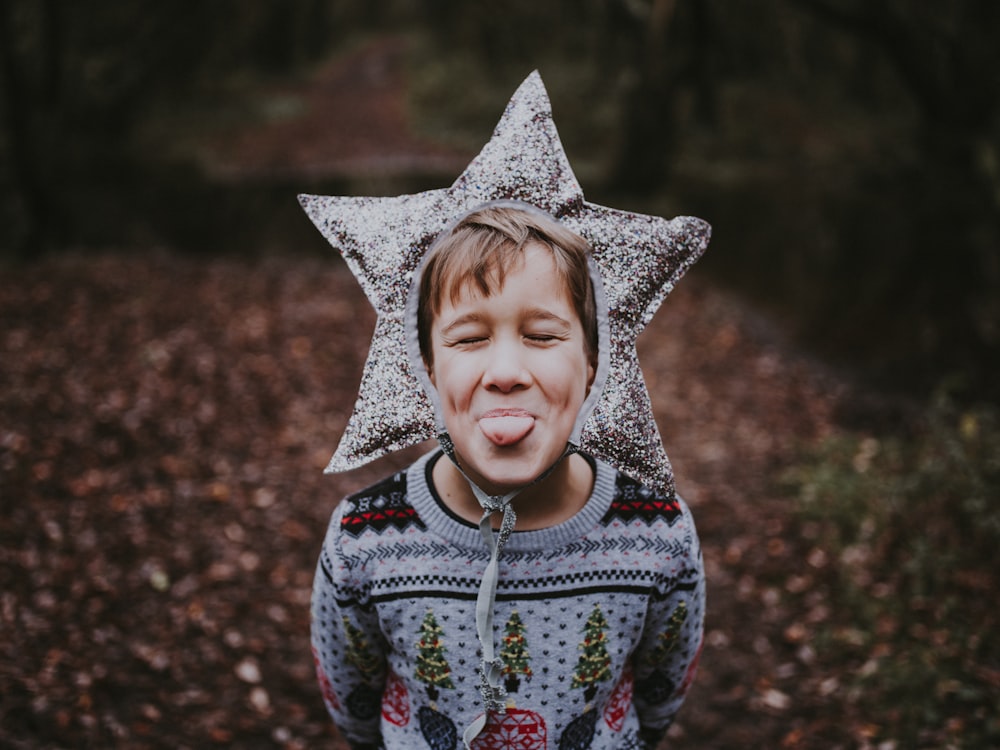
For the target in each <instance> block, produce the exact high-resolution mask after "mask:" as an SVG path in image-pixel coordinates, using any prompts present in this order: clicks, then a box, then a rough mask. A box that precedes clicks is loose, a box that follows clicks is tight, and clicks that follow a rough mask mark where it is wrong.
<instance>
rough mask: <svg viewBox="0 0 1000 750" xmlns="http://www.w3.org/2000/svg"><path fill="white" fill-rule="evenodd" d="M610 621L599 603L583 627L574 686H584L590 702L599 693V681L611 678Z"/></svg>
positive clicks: (585, 695)
mask: <svg viewBox="0 0 1000 750" xmlns="http://www.w3.org/2000/svg"><path fill="white" fill-rule="evenodd" d="M607 627H608V621H607V620H606V619H604V613H603V612H602V611H601V606H600V605H599V604H596V605H594V611H593V612H591V613H590V617H588V618H587V624H586V625H584V628H583V636H584V637H583V640H582V641H581V642H580V645H579V649H580V650H581V651H582V652H583V653H581V654H580V659H579V660H578V661H577V663H576V671H575V673H574V674H573V682H572V686H573V687H575V688H579V687H582V688H583V689H584V690H583V696H584V698H586V700H587V701H588V702H589V701H591V700H593V699H594V695H596V694H597V683H599V682H605V681H607V680H610V679H611V656H610V655H609V654H608V639H607V635H606V634H605V631H606V629H607Z"/></svg>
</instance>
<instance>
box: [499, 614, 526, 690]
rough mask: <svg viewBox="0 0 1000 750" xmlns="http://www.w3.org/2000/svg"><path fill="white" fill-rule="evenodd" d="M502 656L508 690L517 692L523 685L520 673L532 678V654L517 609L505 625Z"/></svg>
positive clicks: (501, 648) (501, 649)
mask: <svg viewBox="0 0 1000 750" xmlns="http://www.w3.org/2000/svg"><path fill="white" fill-rule="evenodd" d="M500 658H501V659H503V673H504V675H506V679H505V683H506V687H507V692H508V693H516V692H517V689H518V687H520V685H521V681H520V679H519V678H518V675H519V674H523V675H524V677H525V679H531V666H530V665H529V663H528V662H529V661H530V660H531V655H530V654H529V653H528V644H527V642H526V641H525V639H524V623H523V622H521V615H520V613H519V612H518V611H517V610H516V609H515V610H514V611H513V612H511V613H510V617H509V618H508V619H507V623H506V624H505V625H504V635H503V645H502V646H501V647H500Z"/></svg>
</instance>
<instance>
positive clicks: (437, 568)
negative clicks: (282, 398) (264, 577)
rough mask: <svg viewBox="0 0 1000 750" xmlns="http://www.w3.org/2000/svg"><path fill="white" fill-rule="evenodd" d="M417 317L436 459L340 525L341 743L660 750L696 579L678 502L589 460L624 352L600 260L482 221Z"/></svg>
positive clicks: (334, 652) (484, 217) (331, 536)
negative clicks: (592, 421) (587, 437)
mask: <svg viewBox="0 0 1000 750" xmlns="http://www.w3.org/2000/svg"><path fill="white" fill-rule="evenodd" d="M407 305H408V315H407V321H406V326H407V337H408V342H409V343H410V345H411V346H410V351H411V359H412V360H413V361H412V362H411V365H412V366H413V368H414V370H415V371H416V372H417V373H418V374H419V375H420V377H421V379H422V382H423V383H424V385H425V388H426V389H427V391H428V395H429V396H430V398H431V402H432V403H433V405H434V408H435V413H436V417H437V420H438V423H439V425H441V427H442V429H441V432H440V435H441V439H440V442H441V450H435V451H433V452H432V453H430V454H428V455H427V456H425V457H423V458H422V459H420V460H418V461H417V462H416V463H415V464H413V465H412V466H410V467H409V468H408V469H407V470H405V471H403V472H400V473H398V474H396V475H394V476H392V477H389V478H387V479H386V480H384V481H382V482H381V483H379V484H377V485H375V486H373V487H371V488H369V489H366V490H363V491H362V492H359V493H357V494H355V495H353V496H352V497H349V498H347V499H345V500H344V501H343V502H342V503H341V504H340V505H339V506H338V508H337V510H336V511H335V512H334V516H333V519H332V522H331V525H330V528H329V530H328V533H327V537H326V540H325V542H324V546H323V551H322V554H321V557H320V561H319V565H318V568H317V574H316V583H315V587H314V593H313V607H312V612H313V625H312V632H313V648H314V654H315V658H316V664H317V673H318V675H319V679H320V682H321V684H322V687H323V693H324V698H325V700H326V703H327V707H328V708H329V710H330V713H331V715H332V716H333V718H334V720H335V722H336V723H337V725H338V727H339V728H340V731H341V733H342V734H343V735H344V737H345V738H346V739H347V740H348V742H349V743H350V744H351V745H352V747H355V748H361V747H385V748H418V747H423V746H425V745H426V746H428V747H431V748H435V749H437V748H449V749H450V748H454V747H456V746H457V745H458V741H459V737H460V736H461V737H462V739H463V740H464V742H465V744H466V746H468V747H483V748H493V747H518V748H534V747H537V748H547V747H559V748H581V749H582V748H595V749H596V748H643V747H649V748H652V747H654V746H655V744H656V743H657V742H658V741H659V739H660V738H661V737H662V735H663V734H664V732H665V731H666V729H667V727H668V726H669V725H670V723H671V721H672V720H673V718H674V715H675V714H676V712H677V710H678V709H679V707H680V704H681V702H682V701H683V697H684V693H685V691H686V689H687V686H688V685H689V683H690V680H691V678H692V676H693V672H694V668H695V664H696V661H697V655H698V651H699V649H700V645H701V637H702V621H703V612H704V575H703V570H702V563H701V554H700V549H699V545H698V540H697V535H696V532H695V529H694V524H693V521H692V518H691V515H690V512H689V511H688V509H687V507H686V506H685V505H684V503H683V501H681V500H680V499H679V498H678V497H677V496H676V495H674V494H673V493H672V492H669V491H656V490H653V489H650V488H647V487H644V486H642V485H641V484H639V483H638V482H636V481H635V480H633V479H630V478H628V477H627V476H625V475H624V474H622V473H620V472H619V471H617V470H616V469H614V468H613V467H612V466H610V465H609V464H607V463H605V462H603V461H600V460H598V459H595V458H593V457H591V456H589V455H587V454H585V453H581V452H579V451H578V447H579V444H580V440H579V437H580V432H581V430H582V427H583V423H584V421H585V420H586V419H587V417H588V416H589V414H590V412H591V409H592V407H593V405H594V403H595V402H596V401H597V399H598V398H599V396H600V391H601V389H602V388H603V386H604V381H605V377H606V374H607V369H608V366H607V362H608V357H609V351H608V350H609V348H610V347H611V344H610V341H609V336H608V327H607V310H606V303H605V301H604V296H603V294H602V291H601V282H600V276H599V274H597V272H596V270H595V268H594V265H593V263H592V262H591V260H590V258H589V247H588V243H587V241H586V240H584V239H583V238H582V237H580V236H579V235H577V234H575V233H574V232H572V231H570V230H569V229H568V228H566V226H564V225H563V224H561V223H560V222H558V221H557V220H555V219H554V218H552V217H551V216H549V215H547V214H544V213H543V212H541V211H540V210H538V209H535V208H533V207H530V206H525V205H517V204H511V203H498V204H488V205H486V206H483V207H481V208H480V209H477V210H474V211H473V212H471V213H469V214H467V215H465V216H464V217H462V218H460V220H459V221H458V222H457V223H456V224H455V225H454V226H453V227H451V228H450V229H448V230H446V231H445V232H444V233H443V234H442V235H441V236H440V237H439V238H438V240H437V241H436V242H435V244H434V246H433V247H432V248H431V250H430V251H429V252H428V254H427V257H426V259H425V261H424V264H423V266H422V268H421V269H420V270H419V272H418V273H417V274H416V277H415V282H414V288H413V289H412V291H411V293H410V299H409V301H408V303H407ZM477 526H478V528H477ZM494 623H495V624H496V626H497V627H494Z"/></svg>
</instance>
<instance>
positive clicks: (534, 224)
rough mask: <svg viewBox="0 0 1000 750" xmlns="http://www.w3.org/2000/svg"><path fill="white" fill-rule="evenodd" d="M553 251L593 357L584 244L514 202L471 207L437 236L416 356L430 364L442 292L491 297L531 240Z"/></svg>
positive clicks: (593, 311)
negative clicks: (465, 290) (467, 289)
mask: <svg viewBox="0 0 1000 750" xmlns="http://www.w3.org/2000/svg"><path fill="white" fill-rule="evenodd" d="M535 242H537V243H539V244H542V245H544V246H546V247H547V248H548V249H549V250H550V251H551V252H552V260H553V261H554V262H555V265H556V273H557V274H558V275H559V276H560V278H561V279H562V280H563V282H564V283H565V284H566V288H567V290H568V291H569V296H570V300H571V301H572V303H573V308H574V309H575V310H576V314H577V316H578V317H579V318H580V323H581V324H582V325H583V332H584V346H585V349H586V353H587V358H588V359H589V360H590V361H591V362H595V361H596V360H597V307H596V303H595V301H594V287H593V284H592V282H591V278H590V268H589V265H588V261H587V257H588V254H589V252H590V245H589V244H588V242H587V241H586V240H585V239H584V238H583V237H581V236H580V235H578V234H577V233H576V232H573V231H572V230H570V229H567V228H566V227H564V226H563V225H562V224H560V223H559V222H558V221H556V220H555V219H554V218H551V217H550V216H548V215H547V214H544V213H542V212H541V211H538V210H533V209H529V208H520V207H518V206H510V205H497V206H486V207H484V208H481V209H478V210H476V211H473V212H472V213H470V214H468V215H467V216H465V218H463V219H462V220H461V221H459V222H458V224H456V225H455V226H454V227H452V228H451V229H450V230H448V231H447V232H446V233H445V234H443V235H441V236H440V237H438V239H437V240H436V241H435V242H434V245H433V246H432V247H431V249H430V251H429V252H428V254H427V260H426V261H425V263H424V268H423V275H422V277H421V280H420V297H419V299H418V303H417V304H418V306H417V334H418V337H419V342H420V354H421V355H422V356H423V358H424V361H425V362H427V363H428V365H429V364H431V363H432V361H433V359H432V354H431V340H430V335H431V324H432V323H433V321H434V318H435V317H436V316H437V314H438V313H439V312H440V311H441V302H442V300H443V299H444V295H445V294H448V295H450V298H451V300H452V301H455V300H457V299H458V296H459V295H460V294H461V292H462V289H463V288H465V287H466V286H471V287H472V288H475V289H478V290H479V291H480V292H482V293H483V294H484V295H487V296H489V295H490V294H492V293H493V292H495V291H497V290H499V289H502V288H503V285H504V281H505V279H506V275H507V271H508V270H509V269H510V268H511V267H512V266H513V265H514V263H516V262H519V261H523V257H524V249H525V247H526V246H527V245H530V244H532V243H535Z"/></svg>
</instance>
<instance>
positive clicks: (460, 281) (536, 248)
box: [425, 240, 569, 311]
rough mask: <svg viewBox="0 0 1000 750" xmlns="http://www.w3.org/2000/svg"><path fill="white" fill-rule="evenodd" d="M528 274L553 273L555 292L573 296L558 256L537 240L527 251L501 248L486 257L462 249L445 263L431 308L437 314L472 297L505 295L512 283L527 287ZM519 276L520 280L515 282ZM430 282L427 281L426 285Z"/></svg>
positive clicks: (476, 252)
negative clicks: (526, 272) (509, 284)
mask: <svg viewBox="0 0 1000 750" xmlns="http://www.w3.org/2000/svg"><path fill="white" fill-rule="evenodd" d="M525 271H531V272H540V273H549V274H552V275H553V276H554V277H555V281H554V284H555V285H557V289H555V290H553V291H555V292H556V293H557V294H559V295H560V296H564V295H568V294H569V279H568V273H567V270H566V269H565V268H562V267H560V264H559V262H558V257H557V255H556V254H555V253H554V252H553V251H552V248H551V247H549V246H548V245H547V244H545V243H544V242H539V241H537V240H533V241H530V242H528V243H526V244H525V245H524V246H523V247H515V246H511V245H500V246H497V247H494V248H491V249H490V250H489V251H488V252H486V253H482V252H481V248H459V249H458V250H457V251H456V252H452V253H449V254H448V255H447V256H446V257H445V258H443V259H442V262H441V264H440V267H439V270H438V274H437V279H436V280H435V281H436V283H433V284H432V288H431V290H430V291H431V292H432V299H431V306H432V307H433V308H434V309H435V310H436V311H437V310H440V308H441V305H442V304H445V303H448V302H450V303H452V304H455V303H457V302H458V301H459V300H461V299H463V298H466V297H468V296H470V295H471V296H473V297H491V296H493V295H496V294H499V293H501V292H503V291H504V289H505V288H506V286H507V284H508V282H511V281H513V282H514V283H524V281H525V278H526V277H525V276H524V275H522V274H523V272H525ZM511 276H516V277H517V278H516V279H513V280H512V279H511V278H510V277H511ZM426 281H427V280H425V282H426Z"/></svg>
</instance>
